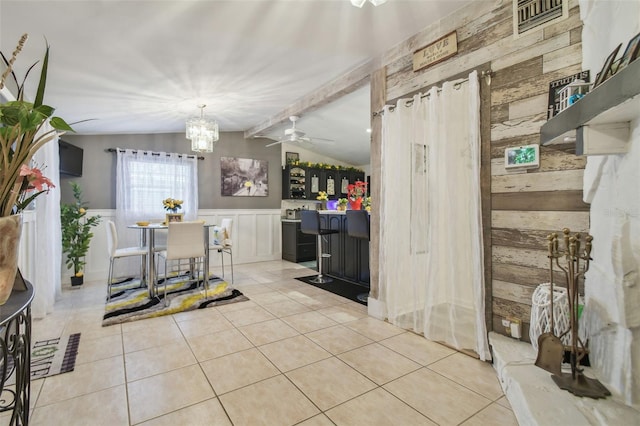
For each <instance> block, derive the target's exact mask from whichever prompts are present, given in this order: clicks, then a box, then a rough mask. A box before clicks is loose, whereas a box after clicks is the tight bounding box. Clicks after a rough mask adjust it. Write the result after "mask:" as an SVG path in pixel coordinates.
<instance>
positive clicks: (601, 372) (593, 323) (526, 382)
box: [489, 0, 640, 425]
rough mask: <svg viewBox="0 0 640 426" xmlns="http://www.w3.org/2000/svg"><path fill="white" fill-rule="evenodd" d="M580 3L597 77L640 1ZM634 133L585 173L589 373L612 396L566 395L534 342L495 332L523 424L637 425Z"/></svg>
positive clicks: (594, 159)
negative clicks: (619, 150) (589, 241)
mask: <svg viewBox="0 0 640 426" xmlns="http://www.w3.org/2000/svg"><path fill="white" fill-rule="evenodd" d="M579 5H580V17H581V19H582V21H583V29H582V58H583V59H582V68H583V69H585V70H587V69H589V70H591V75H592V76H593V77H595V75H596V74H597V73H598V72H599V71H600V69H601V67H602V64H603V63H604V61H605V59H606V58H607V56H608V55H609V54H610V53H611V52H612V51H613V49H614V48H615V47H616V46H617V45H618V44H619V43H623V45H622V47H621V51H624V48H625V47H626V43H627V42H628V41H629V40H630V39H631V38H632V37H634V36H635V35H636V34H638V32H640V21H638V18H637V17H638V16H640V2H638V1H622V0H615V1H602V0H580V2H579ZM612 23H615V24H612ZM619 55H621V54H620V53H619ZM638 60H640V59H638ZM585 100H588V97H587V98H585ZM630 130H631V137H630V141H629V150H628V152H627V153H626V154H624V155H602V156H590V157H588V159H587V166H586V169H585V172H584V188H583V189H584V191H583V199H584V201H585V202H587V203H589V204H590V205H591V208H590V232H589V233H590V234H591V235H592V236H593V251H592V254H591V256H592V258H593V261H592V262H591V264H590V269H589V271H588V272H587V274H586V280H585V308H584V320H585V329H586V330H585V331H586V333H587V336H588V338H589V349H590V354H589V359H590V362H591V365H592V367H591V368H586V369H585V375H586V376H588V377H592V378H596V379H598V380H599V381H600V382H601V383H602V384H603V385H605V386H606V387H607V388H608V389H609V391H610V392H611V393H612V396H610V397H608V398H605V399H599V400H595V399H591V398H580V397H576V396H574V395H573V394H571V393H569V392H567V391H564V390H561V389H560V388H558V387H557V386H556V384H555V382H553V380H552V379H551V374H550V373H549V372H547V371H545V370H543V369H541V368H538V367H536V366H535V365H534V362H535V359H536V356H537V353H536V351H534V349H533V347H532V346H531V345H530V344H529V343H524V342H520V341H517V340H515V339H511V338H508V337H505V336H502V335H499V334H496V333H493V332H492V333H490V335H489V343H490V345H491V348H492V352H493V359H494V360H493V363H494V368H495V370H496V372H497V374H498V378H499V380H500V383H501V385H502V387H503V390H504V393H505V395H506V397H507V399H508V400H509V402H510V403H511V406H512V408H513V411H514V413H515V415H516V417H517V419H518V422H519V423H520V424H522V425H547V424H565V425H614V424H615V425H632V424H634V425H635V424H640V411H639V410H640V111H638V114H637V116H636V117H635V118H632V121H631V126H630ZM565 367H567V366H565Z"/></svg>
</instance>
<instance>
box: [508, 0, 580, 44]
mask: <svg viewBox="0 0 640 426" xmlns="http://www.w3.org/2000/svg"><path fill="white" fill-rule="evenodd" d="M568 3H569V2H568V0H513V34H514V36H515V37H516V38H517V37H520V36H522V35H524V34H526V33H528V32H530V31H531V30H534V29H541V28H543V27H546V26H547V25H549V24H551V23H554V22H557V21H561V20H563V19H565V18H567V17H568V16H569V4H568Z"/></svg>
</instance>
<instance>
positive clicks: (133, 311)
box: [102, 274, 249, 327]
mask: <svg viewBox="0 0 640 426" xmlns="http://www.w3.org/2000/svg"><path fill="white" fill-rule="evenodd" d="M158 293H159V294H158V296H156V297H154V298H152V299H149V293H148V292H147V288H146V287H144V286H142V287H141V286H140V280H139V279H137V278H129V279H126V280H123V281H120V282H118V283H114V284H113V285H112V286H111V301H108V302H107V304H106V306H105V309H104V310H105V313H104V318H103V320H102V326H103V327H104V326H108V325H113V324H120V323H123V322H129V321H137V320H140V319H144V318H154V317H159V316H162V315H171V314H175V313H178V312H184V311H190V310H193V309H205V308H209V307H212V306H220V305H225V304H228V303H235V302H243V301H245V300H249V298H248V297H246V296H245V295H244V294H242V293H241V292H240V291H239V290H237V289H234V288H232V287H231V286H229V284H227V282H226V281H223V280H222V279H221V278H219V277H216V276H212V277H210V278H209V289H208V290H207V291H205V290H203V287H202V280H201V281H200V282H196V281H190V280H189V279H188V275H186V274H185V275H178V276H175V277H171V278H169V280H168V283H167V300H168V302H169V303H168V306H165V302H164V288H163V286H160V287H159V288H158Z"/></svg>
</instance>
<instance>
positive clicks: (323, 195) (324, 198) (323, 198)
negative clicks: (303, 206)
mask: <svg viewBox="0 0 640 426" xmlns="http://www.w3.org/2000/svg"><path fill="white" fill-rule="evenodd" d="M328 199H329V196H328V195H327V193H326V192H325V191H320V192H318V196H317V197H316V200H319V201H320V209H319V210H326V209H327V200H328Z"/></svg>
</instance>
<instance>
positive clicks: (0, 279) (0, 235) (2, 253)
mask: <svg viewBox="0 0 640 426" xmlns="http://www.w3.org/2000/svg"><path fill="white" fill-rule="evenodd" d="M21 232H22V216H21V215H12V216H4V217H0V305H4V304H5V303H6V302H7V300H8V299H9V296H11V290H12V289H13V283H14V282H15V279H16V272H17V271H18V249H19V248H20V234H21Z"/></svg>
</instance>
